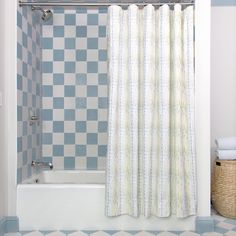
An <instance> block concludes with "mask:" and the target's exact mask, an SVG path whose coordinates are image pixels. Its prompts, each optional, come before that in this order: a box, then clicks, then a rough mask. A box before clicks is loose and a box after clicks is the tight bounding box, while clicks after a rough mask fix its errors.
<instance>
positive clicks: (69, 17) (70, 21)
mask: <svg viewBox="0 0 236 236" xmlns="http://www.w3.org/2000/svg"><path fill="white" fill-rule="evenodd" d="M75 16H76V15H75V14H65V25H75Z"/></svg>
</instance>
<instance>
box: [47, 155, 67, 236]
mask: <svg viewBox="0 0 236 236" xmlns="http://www.w3.org/2000/svg"><path fill="white" fill-rule="evenodd" d="M53 165H54V168H55V169H59V170H64V156H63V157H53ZM50 236H56V235H50Z"/></svg>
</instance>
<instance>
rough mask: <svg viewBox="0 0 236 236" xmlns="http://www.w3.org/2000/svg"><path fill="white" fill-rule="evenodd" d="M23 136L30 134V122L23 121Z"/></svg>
mask: <svg viewBox="0 0 236 236" xmlns="http://www.w3.org/2000/svg"><path fill="white" fill-rule="evenodd" d="M22 123H23V136H25V135H27V133H28V121H23V122H22Z"/></svg>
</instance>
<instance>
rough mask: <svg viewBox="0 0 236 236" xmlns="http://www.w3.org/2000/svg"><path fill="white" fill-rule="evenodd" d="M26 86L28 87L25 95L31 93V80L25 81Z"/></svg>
mask: <svg viewBox="0 0 236 236" xmlns="http://www.w3.org/2000/svg"><path fill="white" fill-rule="evenodd" d="M27 86H28V91H27V93H28V94H29V93H32V80H31V79H28V81H27Z"/></svg>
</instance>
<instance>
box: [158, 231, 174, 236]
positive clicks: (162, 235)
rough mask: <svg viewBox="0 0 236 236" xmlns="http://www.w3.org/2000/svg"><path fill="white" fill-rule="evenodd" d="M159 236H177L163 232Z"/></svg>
mask: <svg viewBox="0 0 236 236" xmlns="http://www.w3.org/2000/svg"><path fill="white" fill-rule="evenodd" d="M158 236H176V234H173V233H171V232H162V233H159V234H158Z"/></svg>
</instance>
